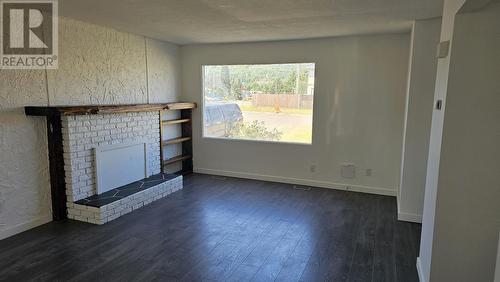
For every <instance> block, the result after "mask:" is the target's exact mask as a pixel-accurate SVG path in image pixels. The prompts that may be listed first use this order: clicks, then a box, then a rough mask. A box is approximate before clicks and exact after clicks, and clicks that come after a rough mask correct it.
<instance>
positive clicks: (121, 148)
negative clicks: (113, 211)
mask: <svg viewBox="0 0 500 282" xmlns="http://www.w3.org/2000/svg"><path fill="white" fill-rule="evenodd" d="M147 156H148V154H147V146H146V143H145V142H138V143H122V144H114V145H102V146H98V147H97V148H95V160H96V177H97V179H96V180H97V181H96V182H97V194H102V193H104V192H106V191H109V190H112V189H115V188H117V187H120V186H123V185H126V184H130V183H132V182H134V181H137V180H140V179H143V178H146V177H148V176H149V171H148V159H147Z"/></svg>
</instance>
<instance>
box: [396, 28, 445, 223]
mask: <svg viewBox="0 0 500 282" xmlns="http://www.w3.org/2000/svg"><path fill="white" fill-rule="evenodd" d="M440 34H441V19H432V20H417V21H415V22H414V23H413V28H412V37H411V51H410V67H409V73H408V91H407V93H406V110H405V126H404V137H403V156H402V161H401V179H400V184H399V193H398V219H399V220H405V221H412V222H421V221H422V209H423V206H424V191H425V178H426V172H427V154H428V152H429V136H430V131H431V119H432V108H433V101H434V88H435V82H436V69H437V58H436V48H437V45H438V43H439V36H440Z"/></svg>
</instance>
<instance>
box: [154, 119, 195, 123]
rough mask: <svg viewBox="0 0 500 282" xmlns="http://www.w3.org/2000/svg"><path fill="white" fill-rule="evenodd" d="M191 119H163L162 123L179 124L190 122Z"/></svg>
mask: <svg viewBox="0 0 500 282" xmlns="http://www.w3.org/2000/svg"><path fill="white" fill-rule="evenodd" d="M190 121H191V119H189V118H181V119H170V120H162V121H161V123H162V124H179V123H185V122H190Z"/></svg>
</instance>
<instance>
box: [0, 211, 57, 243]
mask: <svg viewBox="0 0 500 282" xmlns="http://www.w3.org/2000/svg"><path fill="white" fill-rule="evenodd" d="M51 221H52V215H51V214H48V215H45V216H41V217H38V218H35V219H32V220H30V221H28V222H23V223H20V224H17V225H14V226H12V227H8V228H7V229H5V230H2V231H1V232H0V240H2V239H5V238H8V237H10V236H13V235H16V234H18V233H21V232H24V231H26V230H29V229H31V228H34V227H37V226H39V225H42V224H45V223H47V222H51Z"/></svg>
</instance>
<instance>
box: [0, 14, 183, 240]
mask: <svg viewBox="0 0 500 282" xmlns="http://www.w3.org/2000/svg"><path fill="white" fill-rule="evenodd" d="M177 53H178V47H177V46H176V45H173V44H169V43H165V42H158V41H155V40H152V39H148V38H144V37H141V36H136V35H131V34H127V33H123V32H118V31H115V30H113V29H109V28H104V27H100V26H96V25H92V24H87V23H83V22H79V21H74V20H70V19H66V18H60V19H59V69H57V70H48V71H46V72H45V71H43V70H40V71H29V70H16V71H12V70H9V71H6V70H0V239H2V238H4V237H7V236H10V235H12V234H15V233H18V232H21V231H23V230H26V229H28V228H31V227H33V226H36V225H39V224H42V223H44V222H47V221H49V220H51V208H50V185H49V172H48V153H47V137H46V123H45V118H41V117H26V116H25V115H24V109H23V107H24V106H27V105H76V104H125V103H146V102H148V101H150V102H152V103H153V102H163V101H174V100H177V99H178V97H179V95H180V84H179V83H178V80H179V73H180V67H179V65H180V64H179V62H178V58H177ZM148 86H149V87H148Z"/></svg>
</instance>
